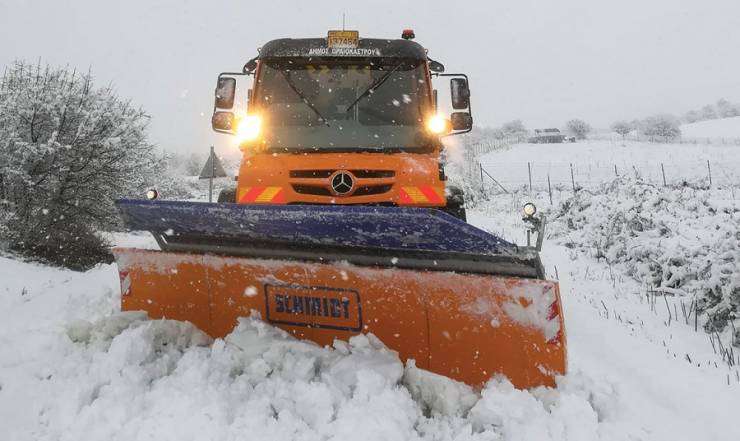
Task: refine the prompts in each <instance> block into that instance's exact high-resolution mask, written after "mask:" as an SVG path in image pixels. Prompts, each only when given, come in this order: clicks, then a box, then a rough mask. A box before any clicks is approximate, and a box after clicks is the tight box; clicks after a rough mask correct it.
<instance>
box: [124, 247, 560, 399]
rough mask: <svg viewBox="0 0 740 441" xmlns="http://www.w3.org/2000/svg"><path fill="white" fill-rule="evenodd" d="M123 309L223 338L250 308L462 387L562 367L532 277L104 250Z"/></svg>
mask: <svg viewBox="0 0 740 441" xmlns="http://www.w3.org/2000/svg"><path fill="white" fill-rule="evenodd" d="M114 254H115V256H116V260H117V263H118V267H119V272H120V275H121V290H122V309H123V310H144V311H146V312H147V313H148V314H149V316H150V317H151V318H155V319H156V318H168V319H175V320H183V321H189V322H191V323H193V324H194V325H196V326H197V327H199V328H200V329H202V330H204V331H205V332H206V333H208V334H210V335H211V336H213V337H223V336H225V335H226V334H228V333H229V332H230V331H231V330H232V329H233V328H234V327H235V326H236V324H237V320H238V318H239V317H244V316H248V315H250V314H251V313H252V312H253V311H256V312H257V313H259V314H260V316H261V317H262V319H263V320H265V321H267V322H269V323H271V324H273V325H275V326H277V327H279V328H282V329H283V330H285V331H287V332H289V333H291V334H292V335H294V336H295V337H297V338H299V339H307V340H311V341H314V342H316V343H318V344H320V345H330V344H332V342H333V341H334V339H341V340H347V339H348V338H350V337H351V336H353V335H357V334H359V333H373V334H375V335H376V336H377V337H378V338H380V339H381V340H382V341H383V342H384V343H385V344H386V345H387V346H388V347H389V348H391V349H393V350H395V351H397V352H398V354H399V356H400V358H401V360H403V361H406V360H408V359H414V360H415V361H416V365H417V366H418V367H420V368H424V369H427V370H429V371H431V372H434V373H437V374H441V375H445V376H448V377H451V378H453V379H455V380H459V381H462V382H465V383H468V384H470V385H481V384H483V383H485V382H486V381H487V380H488V379H490V378H491V377H492V376H494V375H496V374H503V375H505V376H507V377H508V378H509V379H510V380H511V382H512V383H513V384H514V385H515V386H516V387H519V388H531V387H536V386H539V385H547V386H554V385H555V382H554V376H555V375H559V374H563V373H565V370H566V345H565V333H564V327H563V318H562V311H561V306H560V298H559V292H558V284H557V283H556V282H553V281H547V280H541V279H537V278H523V277H510V276H498V275H491V274H475V273H464V272H453V271H420V270H414V269H404V268H394V267H378V266H361V265H354V264H350V263H341V262H332V263H322V262H311V261H286V260H277V259H275V260H272V259H263V258H254V257H248V256H245V257H230V256H221V255H214V254H194V253H185V252H163V251H151V250H138V249H125V248H118V249H115V250H114Z"/></svg>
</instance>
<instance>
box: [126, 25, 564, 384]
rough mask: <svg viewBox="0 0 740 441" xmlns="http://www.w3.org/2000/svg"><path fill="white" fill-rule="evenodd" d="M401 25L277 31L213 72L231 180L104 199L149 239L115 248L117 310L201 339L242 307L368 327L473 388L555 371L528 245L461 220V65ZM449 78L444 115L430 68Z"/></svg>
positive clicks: (321, 334)
mask: <svg viewBox="0 0 740 441" xmlns="http://www.w3.org/2000/svg"><path fill="white" fill-rule="evenodd" d="M413 38H414V35H413V31H411V30H406V31H404V32H403V34H402V38H399V39H372V38H360V36H359V33H358V32H356V31H329V34H328V36H327V37H326V38H305V39H278V40H273V41H270V42H268V43H266V44H265V45H264V46H262V47H261V48H260V49H259V50H258V55H257V56H256V57H255V58H253V59H251V60H249V61H247V62H246V64H245V66H244V68H243V70H242V72H232V73H228V72H227V73H222V74H220V75H219V77H218V80H217V87H216V90H215V106H214V111H213V116H212V120H211V122H212V128H213V129H214V130H216V131H217V132H222V133H228V134H230V135H233V136H234V140H235V141H236V142H235V144H238V146H239V148H240V149H241V151H242V153H243V158H242V161H241V165H240V168H239V174H238V176H237V179H236V184H235V186H234V187H233V188H228V189H226V190H224V191H222V192H221V194H220V195H219V199H218V203H205V202H185V201H168V200H162V199H153V200H146V199H142V200H120V201H117V208H118V210H119V211H120V214H121V217H122V220H123V221H124V224H125V225H126V226H127V227H128V228H129V229H131V230H139V231H149V232H151V233H152V234H153V236H154V237H155V239H156V241H157V243H158V245H159V248H160V250H144V249H130V248H117V249H114V254H115V256H116V261H117V264H118V268H119V273H120V278H121V291H122V295H121V308H122V309H123V310H144V311H146V312H147V313H148V315H149V317H151V318H153V319H157V318H167V319H176V320H183V321H189V322H191V323H193V324H194V325H196V326H197V327H198V328H200V329H202V330H203V331H205V332H206V333H208V334H209V335H211V336H213V337H215V338H218V337H224V336H225V335H227V334H228V333H229V332H231V331H232V330H233V329H234V327H235V326H236V325H237V324H238V319H239V318H240V317H244V316H249V315H251V314H255V313H257V314H259V316H260V317H261V318H262V319H263V320H264V321H266V322H269V323H270V324H272V325H274V326H277V327H279V328H281V329H283V330H285V331H287V332H288V333H290V334H292V335H294V336H295V337H296V338H299V339H305V340H310V341H313V342H316V343H318V344H320V345H330V344H332V343H333V342H334V340H335V339H340V340H347V339H349V338H350V337H352V336H354V335H357V334H360V333H372V334H374V335H375V336H377V337H378V338H379V339H380V340H382V341H383V343H384V344H385V345H387V346H388V347H389V348H391V349H393V350H395V351H397V352H398V354H399V357H400V358H401V360H403V361H406V360H410V359H413V360H415V362H416V366H418V367H419V368H423V369H426V370H429V371H431V372H434V373H437V374H440V375H445V376H448V377H451V378H453V379H455V380H458V381H462V382H465V383H468V384H470V385H473V386H476V385H482V384H484V383H485V382H486V381H487V380H488V379H489V378H491V377H492V376H494V375H497V374H503V375H505V376H506V377H508V378H509V379H510V380H511V382H512V383H513V384H514V385H515V386H517V387H519V388H531V387H536V386H539V385H549V386H553V385H555V377H556V376H557V375H559V374H563V373H565V370H566V341H565V331H564V327H563V318H562V310H561V304H560V297H559V288H558V284H557V282H555V281H549V280H546V278H545V274H544V271H543V267H542V264H541V262H540V258H539V253H538V248H537V247H535V246H517V245H515V244H513V243H509V242H507V241H505V240H503V239H501V238H499V237H497V236H495V235H493V234H490V233H488V232H486V231H483V230H481V229H478V228H476V227H474V226H472V225H470V224H468V223H466V219H465V218H466V216H465V207H464V195H463V194H462V192H461V191H460V190H459V189H456V188H454V187H452V186H450V185H448V182H447V177H446V175H445V162H444V151H445V147H444V145H443V143H442V140H443V138H444V137H446V136H451V135H455V134H460V133H466V132H468V131H470V130H471V127H472V116H471V106H470V89H469V86H468V78H467V76H465V75H463V74H446V73H444V66H443V65H442V64H441V63H439V62H437V61H434V60H432V59H431V58H429V56H428V54H427V50H426V49H425V48H424V47H422V46H421V45H419V44H418V43H416V42H415V41H413ZM249 77H251V81H248V82H247V81H244V80H246V79H249ZM447 78H449V88H450V89H449V92H450V93H449V96H450V98H449V100H450V101H451V107H452V109H454V111H453V112H451V114H448V115H443V114H442V113H441V112H440V111H439V110H438V103H437V100H438V93H437V89H435V88H434V87H433V83H432V82H433V81H441V80H442V79H445V80H446V79H447ZM242 83H248V84H247V86H246V87H239V85H240V84H242ZM240 94H242V95H246V98H245V99H244V100H243V102H241V101H240V98H239V96H240ZM152 197H154V196H152ZM525 211H527V210H525ZM532 215H534V210H533V206H532V207H531V208H530V209H529V210H528V212H527V216H529V219H530V220H535V219H534V217H532ZM540 236H541V231H540ZM540 240H541V239H540Z"/></svg>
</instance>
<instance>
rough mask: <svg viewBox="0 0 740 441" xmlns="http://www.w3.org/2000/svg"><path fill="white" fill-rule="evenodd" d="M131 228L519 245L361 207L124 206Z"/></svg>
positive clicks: (408, 214) (309, 240)
mask: <svg viewBox="0 0 740 441" xmlns="http://www.w3.org/2000/svg"><path fill="white" fill-rule="evenodd" d="M116 206H117V207H118V209H119V211H120V212H121V217H122V218H123V220H124V223H125V224H126V226H127V227H128V228H130V229H132V230H143V231H151V232H153V233H159V234H166V235H170V236H172V235H182V236H209V237H218V238H221V239H225V240H228V239H230V238H233V239H238V240H242V241H244V240H254V241H259V242H263V243H264V242H268V243H269V242H275V243H276V244H279V243H290V244H300V245H308V246H310V245H330V246H341V247H352V248H371V249H383V250H407V251H439V252H461V253H467V254H471V253H472V254H481V255H487V256H500V255H513V254H515V253H516V245H513V244H511V243H509V242H506V241H504V240H502V239H501V238H499V237H497V236H494V235H493V234H490V233H488V232H486V231H483V230H481V229H478V228H476V227H474V226H472V225H469V224H467V223H465V222H463V221H461V220H459V219H457V218H454V217H452V216H450V215H448V214H447V213H444V212H442V211H440V210H435V209H428V208H402V207H373V206H360V205H242V204H211V203H204V202H182V201H142V200H120V201H118V202H116Z"/></svg>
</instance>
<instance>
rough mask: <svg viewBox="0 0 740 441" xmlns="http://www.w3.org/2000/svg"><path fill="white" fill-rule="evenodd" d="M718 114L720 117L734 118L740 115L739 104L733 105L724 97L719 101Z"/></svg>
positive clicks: (717, 105)
mask: <svg viewBox="0 0 740 441" xmlns="http://www.w3.org/2000/svg"><path fill="white" fill-rule="evenodd" d="M716 107H717V116H718V117H720V118H732V117H734V116H740V112H739V111H738V108H737V106H735V105H733V104H732V103H730V102H729V101H727V100H726V99H724V98H722V99H720V100H719V101H717V104H716Z"/></svg>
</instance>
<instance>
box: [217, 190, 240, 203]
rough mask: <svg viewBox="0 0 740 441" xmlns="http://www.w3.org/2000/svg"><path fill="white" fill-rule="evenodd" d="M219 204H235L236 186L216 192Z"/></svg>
mask: <svg viewBox="0 0 740 441" xmlns="http://www.w3.org/2000/svg"><path fill="white" fill-rule="evenodd" d="M218 203H219V204H223V203H226V204H235V203H236V188H226V189H223V190H221V192H220V193H219V194H218Z"/></svg>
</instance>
